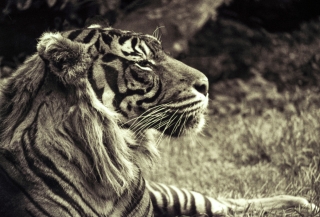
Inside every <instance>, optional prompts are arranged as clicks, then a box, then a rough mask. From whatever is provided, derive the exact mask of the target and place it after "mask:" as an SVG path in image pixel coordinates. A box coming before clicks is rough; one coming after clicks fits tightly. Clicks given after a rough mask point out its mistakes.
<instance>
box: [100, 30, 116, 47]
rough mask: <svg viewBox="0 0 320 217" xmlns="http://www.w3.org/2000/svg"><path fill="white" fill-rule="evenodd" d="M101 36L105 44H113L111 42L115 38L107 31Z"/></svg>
mask: <svg viewBox="0 0 320 217" xmlns="http://www.w3.org/2000/svg"><path fill="white" fill-rule="evenodd" d="M101 36H102V40H103V42H104V43H105V44H107V45H109V47H110V46H111V43H112V40H113V38H112V37H111V36H110V35H108V34H105V33H102V34H101Z"/></svg>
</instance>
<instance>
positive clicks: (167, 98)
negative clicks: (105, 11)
mask: <svg viewBox="0 0 320 217" xmlns="http://www.w3.org/2000/svg"><path fill="white" fill-rule="evenodd" d="M63 36H64V37H66V38H69V39H71V40H73V41H78V42H80V43H85V44H86V47H87V49H88V50H89V53H90V54H91V56H92V58H94V59H95V61H94V62H93V64H92V66H90V67H89V70H88V79H89V81H90V83H91V85H92V88H93V89H94V92H95V93H96V96H97V98H98V99H99V100H100V101H102V102H103V104H104V105H105V106H107V107H108V108H113V110H115V111H117V112H119V113H120V115H121V122H122V123H124V125H126V126H129V127H130V128H131V129H132V130H134V131H137V132H141V131H142V132H143V131H144V130H146V129H150V128H155V129H157V130H159V131H160V132H163V133H164V134H167V135H170V136H180V135H184V134H186V132H189V133H191V132H192V133H194V132H199V131H200V130H201V128H202V126H203V125H204V117H203V113H204V111H205V109H206V107H207V102H208V80H207V78H206V76H205V75H204V74H202V73H201V72H199V71H198V70H196V69H194V68H191V67H189V66H187V65H185V64H183V63H182V62H180V61H177V60H175V59H173V58H172V57H170V56H169V55H168V54H166V53H165V52H164V51H163V49H162V46H161V43H160V41H159V40H157V38H155V37H153V36H150V35H144V34H140V33H134V32H130V31H122V30H118V29H113V28H110V27H109V28H101V27H100V26H97V25H93V26H91V27H89V28H88V29H86V30H73V31H69V32H65V33H63Z"/></svg>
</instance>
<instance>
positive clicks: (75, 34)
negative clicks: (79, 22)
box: [67, 29, 83, 40]
mask: <svg viewBox="0 0 320 217" xmlns="http://www.w3.org/2000/svg"><path fill="white" fill-rule="evenodd" d="M82 32H83V30H82V29H78V30H74V31H72V32H71V33H70V34H69V35H68V37H67V38H69V39H70V40H74V39H76V38H77V37H78V36H79V35H80V34H81V33H82Z"/></svg>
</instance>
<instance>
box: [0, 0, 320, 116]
mask: <svg viewBox="0 0 320 217" xmlns="http://www.w3.org/2000/svg"><path fill="white" fill-rule="evenodd" d="M0 10H1V15H0V67H1V68H0V75H1V77H6V76H8V75H9V74H10V73H11V72H12V70H13V69H15V68H16V67H17V66H18V65H20V64H21V63H22V62H23V61H24V59H25V58H26V57H27V56H28V55H30V54H31V53H33V52H35V46H36V43H37V38H39V37H40V35H41V33H43V32H44V31H49V30H50V31H53V30H58V31H61V30H66V29H70V28H79V27H83V26H84V25H85V22H86V20H87V19H88V18H90V17H95V16H97V15H98V16H99V19H100V20H104V22H105V23H106V24H109V25H111V26H114V27H117V28H122V29H127V30H134V31H137V32H143V33H149V34H152V33H153V31H154V30H155V29H156V28H157V27H160V28H161V34H162V41H163V46H164V48H165V50H166V51H167V52H169V53H171V55H172V56H174V57H175V58H178V59H180V60H181V61H183V62H185V63H187V64H189V65H191V66H193V67H195V68H197V69H199V70H201V71H202V72H203V73H205V74H206V75H207V76H208V77H209V80H210V83H211V90H210V98H211V99H213V101H211V105H210V108H211V112H212V113H213V114H220V115H226V114H230V113H231V114H238V113H242V114H248V113H249V114H253V113H254V114H257V113H258V114H261V113H263V112H264V110H265V109H266V108H270V107H272V108H277V109H279V110H281V111H285V112H289V113H290V112H300V110H301V109H302V108H301V106H306V105H305V102H304V101H305V100H308V101H310V100H311V101H312V103H311V104H308V106H318V105H319V102H318V101H319V100H318V99H317V97H315V98H314V97H312V96H311V95H312V94H311V95H310V94H309V93H310V92H312V93H316V95H317V93H318V91H319V90H318V86H319V79H320V77H319V69H320V65H319V61H320V52H319V50H320V43H319V41H320V39H319V35H320V25H319V24H320V18H319V15H320V2H319V1H316V0H303V1H302V0H233V1H232V0H197V1H188V0H152V1H151V0H133V1H132V0H108V1H107V0H79V1H77V0H3V1H1V3H0ZM306 94H308V96H310V97H305V96H306ZM288 98H289V99H288ZM288 100H289V103H288ZM301 102H303V103H302V104H301Z"/></svg>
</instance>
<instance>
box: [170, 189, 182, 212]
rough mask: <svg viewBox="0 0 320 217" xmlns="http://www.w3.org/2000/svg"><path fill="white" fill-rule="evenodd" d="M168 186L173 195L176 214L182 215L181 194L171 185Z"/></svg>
mask: <svg viewBox="0 0 320 217" xmlns="http://www.w3.org/2000/svg"><path fill="white" fill-rule="evenodd" d="M168 188H169V189H170V192H171V195H172V197H173V209H174V214H175V215H181V205H180V200H179V196H178V194H177V192H176V191H175V190H174V189H173V188H171V187H170V186H168Z"/></svg>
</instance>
